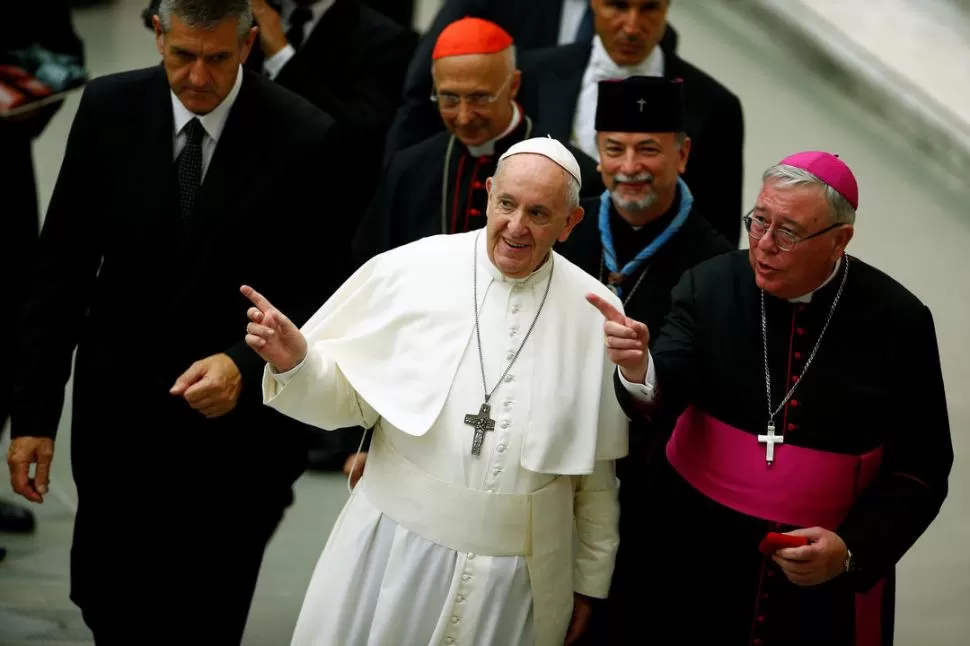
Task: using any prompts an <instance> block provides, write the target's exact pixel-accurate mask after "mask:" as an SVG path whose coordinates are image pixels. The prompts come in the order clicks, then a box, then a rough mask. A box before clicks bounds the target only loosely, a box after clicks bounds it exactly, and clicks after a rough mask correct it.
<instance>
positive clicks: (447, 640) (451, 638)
mask: <svg viewBox="0 0 970 646" xmlns="http://www.w3.org/2000/svg"><path fill="white" fill-rule="evenodd" d="M445 643H446V644H448V645H449V646H451V644H454V643H455V638H454V637H448V638H447V639H445Z"/></svg>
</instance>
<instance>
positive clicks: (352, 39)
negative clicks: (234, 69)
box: [246, 0, 417, 141]
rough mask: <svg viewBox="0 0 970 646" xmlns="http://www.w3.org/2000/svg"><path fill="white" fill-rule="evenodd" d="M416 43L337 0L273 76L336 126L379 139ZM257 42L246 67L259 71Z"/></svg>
mask: <svg viewBox="0 0 970 646" xmlns="http://www.w3.org/2000/svg"><path fill="white" fill-rule="evenodd" d="M416 44H417V36H416V35H415V33H414V32H413V31H410V30H408V29H405V28H404V27H401V26H400V25H398V24H396V23H395V22H393V21H392V20H390V19H389V18H387V17H385V16H384V15H382V14H380V13H378V12H377V11H374V10H373V9H371V8H369V7H365V6H362V5H361V4H360V1H359V0H337V2H336V3H335V4H334V5H333V6H332V7H331V8H330V9H328V10H327V12H326V13H324V14H323V16H322V17H321V18H320V22H319V23H317V25H316V27H314V29H313V31H312V32H311V33H310V37H309V38H308V39H307V40H306V42H305V43H304V45H303V47H301V48H300V50H299V51H297V52H296V54H295V55H294V56H293V57H292V58H291V59H290V60H289V61H288V62H287V63H286V65H285V66H284V67H283V69H282V71H281V72H280V73H279V75H278V76H277V77H276V78H275V79H274V81H275V82H276V83H279V84H280V85H282V86H283V87H285V88H287V89H288V90H292V91H293V92H295V93H296V94H299V95H300V96H302V97H304V98H305V99H307V100H308V101H310V102H311V103H313V104H314V105H316V106H317V107H318V108H320V109H321V110H323V111H324V112H326V113H327V114H329V115H330V116H331V117H333V118H334V119H335V120H336V122H337V124H338V125H340V127H341V128H349V129H351V130H353V131H354V132H355V133H356V134H363V135H367V136H372V137H378V138H379V141H380V140H383V137H384V136H385V133H386V131H387V128H388V126H389V125H390V123H391V120H392V119H393V118H394V111H395V110H396V109H397V104H398V100H399V98H400V95H401V88H402V86H403V83H404V75H405V72H406V71H407V62H408V61H409V60H410V58H411V55H412V53H413V52H414V48H415V46H416ZM264 60H265V56H264V55H263V51H262V49H260V47H259V43H258V41H257V43H256V45H255V46H254V47H253V50H252V52H251V53H250V55H249V60H247V61H246V66H247V67H249V68H250V69H251V70H253V71H254V72H257V73H262V71H263V61H264Z"/></svg>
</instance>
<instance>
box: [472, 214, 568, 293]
mask: <svg viewBox="0 0 970 646" xmlns="http://www.w3.org/2000/svg"><path fill="white" fill-rule="evenodd" d="M487 244H488V231H487V230H486V229H484V228H483V229H480V230H479V234H478V240H477V241H476V243H475V254H476V259H477V261H478V266H479V267H481V268H482V269H483V270H485V271H486V272H487V273H488V275H489V276H490V277H491V278H492V279H493V280H494V281H495V282H497V283H508V284H511V285H518V286H520V287H529V286H531V285H534V284H536V283H537V282H540V281H543V280H545V279H546V278H548V277H549V272H550V271H552V252H551V251H550V252H549V257H548V258H546V260H545V262H543V263H542V264H541V265H539V268H538V269H536V270H535V271H534V272H532V273H531V274H529V275H528V276H526V277H525V278H510V277H508V276H506V275H505V274H503V273H502V272H501V271H499V269H498V267H496V266H495V265H493V264H492V259H491V258H489V256H488V249H487V248H486V245H487Z"/></svg>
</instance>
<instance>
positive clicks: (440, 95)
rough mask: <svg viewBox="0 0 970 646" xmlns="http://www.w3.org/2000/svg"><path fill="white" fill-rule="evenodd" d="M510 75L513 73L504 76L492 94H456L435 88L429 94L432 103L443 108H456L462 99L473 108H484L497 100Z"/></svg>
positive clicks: (510, 77)
mask: <svg viewBox="0 0 970 646" xmlns="http://www.w3.org/2000/svg"><path fill="white" fill-rule="evenodd" d="M512 77H513V74H509V75H508V76H507V77H506V78H505V82H503V83H502V87H500V88H499V89H498V91H497V92H495V93H494V94H488V93H486V92H473V93H471V94H456V93H454V92H441V91H439V90H435V92H433V93H432V94H431V100H432V101H433V102H434V103H437V104H438V105H439V106H440V107H441V109H443V110H457V109H458V106H460V105H461V102H462V101H464V102H465V103H467V104H468V105H469V106H471V107H473V108H484V107H487V106H489V105H491V104H493V103H495V102H496V101H498V99H499V97H500V96H502V92H504V91H505V88H507V87H508V86H509V83H511V82H512Z"/></svg>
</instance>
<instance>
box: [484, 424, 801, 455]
mask: <svg viewBox="0 0 970 646" xmlns="http://www.w3.org/2000/svg"><path fill="white" fill-rule="evenodd" d="M465 423H466V424H467V423H468V419H467V418H465ZM758 442H760V443H761V444H764V445H765V462H767V463H768V466H769V467H770V466H771V465H772V463H774V461H775V444H784V443H785V438H784V437H783V436H781V435H775V425H774V423H773V422H768V434H767V435H759V436H758Z"/></svg>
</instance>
